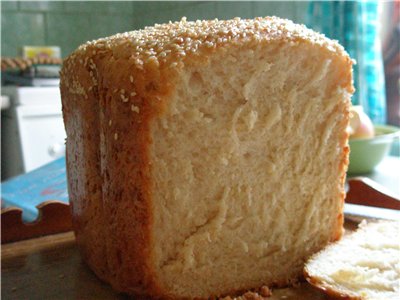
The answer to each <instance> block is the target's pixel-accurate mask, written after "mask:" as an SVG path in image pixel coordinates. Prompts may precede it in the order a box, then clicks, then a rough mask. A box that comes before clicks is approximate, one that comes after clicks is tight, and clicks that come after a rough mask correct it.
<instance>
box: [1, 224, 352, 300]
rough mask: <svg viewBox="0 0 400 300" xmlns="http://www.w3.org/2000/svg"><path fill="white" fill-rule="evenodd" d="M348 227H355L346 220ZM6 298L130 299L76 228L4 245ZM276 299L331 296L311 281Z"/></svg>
mask: <svg viewBox="0 0 400 300" xmlns="http://www.w3.org/2000/svg"><path fill="white" fill-rule="evenodd" d="M346 228H347V231H351V230H352V229H354V228H355V225H354V224H352V223H346ZM1 263H2V274H1V275H2V276H1V277H2V278H1V279H2V284H1V289H2V291H1V293H2V299H106V300H107V299H130V298H129V297H128V296H125V295H121V294H117V293H116V292H114V291H113V290H112V289H111V287H109V286H108V285H107V284H105V283H103V282H101V281H100V280H99V279H98V278H97V277H96V276H95V275H94V273H92V272H91V271H90V269H89V268H88V267H87V266H86V265H85V264H84V263H83V261H82V260H81V258H80V255H79V252H78V249H77V247H76V245H75V238H74V235H73V233H72V232H67V233H60V234H55V235H49V236H45V237H41V238H35V239H30V240H25V241H20V242H15V243H9V244H4V245H2V253H1ZM268 299H271V300H275V299H287V300H290V299H293V300H294V299H297V300H311V299H312V300H323V299H330V298H328V297H327V296H325V295H324V294H323V293H322V292H320V291H317V290H315V289H314V288H312V287H311V286H310V285H309V284H308V283H305V282H304V283H302V284H301V285H300V286H299V287H296V288H294V287H292V288H286V289H275V290H273V295H272V297H270V298H268Z"/></svg>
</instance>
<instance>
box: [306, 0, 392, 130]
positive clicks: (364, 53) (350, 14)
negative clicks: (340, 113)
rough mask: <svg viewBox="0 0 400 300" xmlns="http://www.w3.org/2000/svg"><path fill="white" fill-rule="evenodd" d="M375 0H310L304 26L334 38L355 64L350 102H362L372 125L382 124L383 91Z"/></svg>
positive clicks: (384, 95)
mask: <svg viewBox="0 0 400 300" xmlns="http://www.w3.org/2000/svg"><path fill="white" fill-rule="evenodd" d="M378 5H379V2H378V1H374V0H361V1H312V2H310V4H309V9H308V21H307V26H309V27H310V28H312V29H314V30H316V31H319V32H321V33H323V34H325V35H326V36H327V37H329V38H331V39H335V40H338V41H339V42H340V44H341V45H342V46H343V47H344V48H345V49H346V51H347V52H348V53H349V55H350V57H351V58H353V59H355V60H356V62H357V64H356V65H354V68H353V71H354V73H353V78H354V87H355V89H356V92H355V94H354V95H353V97H352V103H353V104H354V105H362V106H363V108H364V111H365V112H366V113H367V114H368V116H369V117H370V118H371V120H372V122H373V123H375V124H385V123H386V94H385V93H386V92H385V81H384V71H383V60H382V51H381V44H380V39H379V26H378V25H379V14H378Z"/></svg>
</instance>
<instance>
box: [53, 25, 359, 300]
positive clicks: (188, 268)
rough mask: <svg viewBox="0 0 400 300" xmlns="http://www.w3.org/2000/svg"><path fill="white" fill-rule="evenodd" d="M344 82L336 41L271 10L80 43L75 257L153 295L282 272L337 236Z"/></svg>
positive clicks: (68, 108) (213, 291)
mask: <svg viewBox="0 0 400 300" xmlns="http://www.w3.org/2000/svg"><path fill="white" fill-rule="evenodd" d="M352 92H353V86H352V60H351V59H350V58H349V57H348V55H347V54H346V52H345V51H344V49H343V48H342V47H341V46H340V45H339V44H338V43H337V42H335V41H331V40H329V39H327V38H325V37H324V36H322V35H320V34H317V33H315V32H313V31H311V30H308V29H306V28H305V27H304V26H300V25H295V24H293V23H292V22H290V21H287V20H282V19H279V18H275V17H272V18H257V19H253V20H242V19H239V18H236V19H233V20H228V21H219V20H213V21H196V22H188V21H186V20H185V19H182V20H181V21H180V22H176V23H169V24H163V25H155V26H154V27H147V28H145V29H144V30H139V31H132V32H128V33H123V34H117V35H114V36H112V37H109V38H104V39H99V40H96V41H92V42H88V43H86V44H84V45H82V46H81V47H79V48H78V49H77V50H76V51H75V52H73V53H72V54H71V55H70V56H69V57H68V58H67V59H66V60H65V62H64V64H63V69H62V72H61V95H62V103H63V114H64V121H65V128H66V132H67V142H66V144H67V145H66V147H67V167H68V168H67V170H68V171H67V172H68V183H69V195H70V199H71V206H72V213H73V224H74V230H75V233H76V239H77V243H78V245H79V247H80V250H81V252H82V254H83V257H84V259H85V261H86V262H87V263H88V265H89V266H90V267H91V268H92V269H93V270H94V272H95V273H96V274H97V275H98V276H99V277H100V278H102V279H103V280H104V281H106V282H109V283H110V284H111V285H112V286H113V287H114V288H115V289H116V290H118V291H122V292H126V293H129V294H133V295H142V296H146V297H155V298H157V297H160V298H207V297H210V296H224V295H228V294H235V293H236V292H240V291H245V290H247V289H251V288H257V287H260V286H263V285H266V286H272V285H287V284H289V283H291V282H292V281H293V280H296V279H297V278H298V277H299V276H301V274H302V270H303V267H304V262H305V260H306V259H307V258H308V257H309V256H310V255H311V254H313V253H315V252H316V251H318V250H320V249H321V248H322V247H324V246H325V245H326V244H327V243H328V242H330V241H334V240H337V239H338V238H340V237H341V234H342V223H343V212H342V208H343V198H344V190H343V185H344V178H345V172H346V167H347V164H348V145H347V139H348V133H347V132H346V127H347V126H348V118H349V116H348V115H349V113H348V111H349V99H350V96H351V93H352Z"/></svg>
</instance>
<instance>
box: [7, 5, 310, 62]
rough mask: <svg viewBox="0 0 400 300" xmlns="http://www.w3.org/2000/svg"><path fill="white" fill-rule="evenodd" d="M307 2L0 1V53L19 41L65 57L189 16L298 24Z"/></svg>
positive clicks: (13, 49)
mask: <svg viewBox="0 0 400 300" xmlns="http://www.w3.org/2000/svg"><path fill="white" fill-rule="evenodd" d="M307 6H308V2H304V1H293V2H277V1H276V2H264V1H259V2H250V1H247V2H230V1H223V2H222V1H221V2H219V1H202V2H198V1H190V2H186V1H171V2H168V1H161V2H159V1H135V2H127V1H125V2H115V1H114V2H111V1H108V2H88V1H87V2H83V1H82V2H81V1H66V2H63V1H59V2H54V1H51V2H48V1H29V2H27V1H1V34H2V37H1V51H2V54H1V55H2V56H16V55H19V54H20V49H21V46H23V45H58V46H60V47H61V50H62V54H63V56H66V55H67V54H68V53H70V52H71V51H72V50H73V49H75V48H76V47H77V46H78V45H80V44H82V43H83V42H85V41H87V40H92V39H96V38H99V37H103V36H108V35H111V34H114V33H117V32H124V31H129V30H133V29H139V28H143V27H144V26H146V25H152V24H154V23H162V22H168V21H170V20H171V21H176V20H179V19H181V17H182V16H186V17H187V18H188V19H189V20H195V19H213V18H219V19H227V18H231V17H235V16H239V17H242V18H250V17H254V16H265V15H276V16H281V17H285V18H289V19H292V20H294V21H296V22H304V18H305V15H306V11H307Z"/></svg>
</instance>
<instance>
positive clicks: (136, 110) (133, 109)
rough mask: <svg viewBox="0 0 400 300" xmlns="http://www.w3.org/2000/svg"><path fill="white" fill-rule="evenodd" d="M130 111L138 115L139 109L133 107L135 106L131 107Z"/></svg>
mask: <svg viewBox="0 0 400 300" xmlns="http://www.w3.org/2000/svg"><path fill="white" fill-rule="evenodd" d="M131 111H133V112H136V113H139V112H140V109H139V107H137V106H135V105H133V104H132V105H131Z"/></svg>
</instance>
